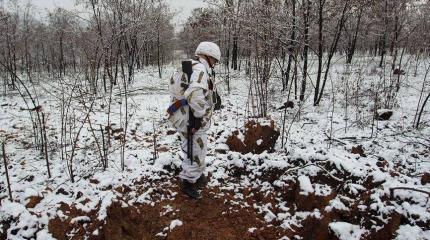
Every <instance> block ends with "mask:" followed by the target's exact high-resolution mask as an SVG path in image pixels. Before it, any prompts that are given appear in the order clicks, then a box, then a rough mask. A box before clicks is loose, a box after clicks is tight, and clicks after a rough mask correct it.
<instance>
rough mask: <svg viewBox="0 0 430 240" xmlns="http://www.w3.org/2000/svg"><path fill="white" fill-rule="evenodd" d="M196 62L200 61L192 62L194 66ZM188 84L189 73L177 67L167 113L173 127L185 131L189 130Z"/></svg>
mask: <svg viewBox="0 0 430 240" xmlns="http://www.w3.org/2000/svg"><path fill="white" fill-rule="evenodd" d="M196 64H198V62H192V66H194V65H196ZM188 86H189V79H188V75H187V74H186V73H185V72H183V71H182V68H177V69H176V71H175V72H174V73H173V74H172V76H171V78H170V82H169V94H170V106H169V108H168V109H167V113H168V114H169V117H168V120H169V122H170V125H171V127H173V128H175V129H176V130H177V131H178V132H183V133H186V131H187V125H188V117H189V114H188V112H189V106H188V102H187V100H186V98H185V96H184V93H185V91H186V90H187V88H188Z"/></svg>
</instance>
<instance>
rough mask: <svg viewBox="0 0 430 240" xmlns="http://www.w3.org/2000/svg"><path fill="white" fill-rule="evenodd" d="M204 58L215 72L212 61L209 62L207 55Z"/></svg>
mask: <svg viewBox="0 0 430 240" xmlns="http://www.w3.org/2000/svg"><path fill="white" fill-rule="evenodd" d="M203 56H205V60H206V62H208V64H209V67H211V69H212V72H213V70H214V66H212V64H211V61H210V60H209V57H208V56H207V55H203Z"/></svg>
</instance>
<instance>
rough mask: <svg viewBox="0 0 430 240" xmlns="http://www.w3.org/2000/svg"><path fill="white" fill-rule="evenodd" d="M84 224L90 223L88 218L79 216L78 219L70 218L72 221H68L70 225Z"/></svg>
mask: <svg viewBox="0 0 430 240" xmlns="http://www.w3.org/2000/svg"><path fill="white" fill-rule="evenodd" d="M84 222H91V218H90V217H88V216H79V217H75V218H72V220H70V223H71V224H74V223H84Z"/></svg>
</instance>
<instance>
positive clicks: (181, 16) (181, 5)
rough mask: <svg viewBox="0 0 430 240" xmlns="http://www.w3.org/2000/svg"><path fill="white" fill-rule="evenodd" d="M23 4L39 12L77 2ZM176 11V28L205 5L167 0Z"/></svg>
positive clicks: (32, 0) (34, 0)
mask: <svg viewBox="0 0 430 240" xmlns="http://www.w3.org/2000/svg"><path fill="white" fill-rule="evenodd" d="M7 1H8V0H0V3H1V2H7ZM19 1H20V2H21V3H26V2H28V1H30V3H32V5H35V6H36V7H37V9H38V10H39V12H43V10H45V9H48V10H52V9H54V8H56V7H61V8H65V9H68V10H71V9H74V8H75V0H19ZM166 1H167V3H169V4H170V5H171V6H172V8H173V9H174V10H176V11H177V16H176V17H175V19H174V23H175V25H176V27H180V24H181V23H183V22H184V21H185V20H186V19H187V18H188V17H189V16H190V14H191V11H192V10H193V9H194V8H198V7H202V6H204V5H205V3H204V2H203V0H166Z"/></svg>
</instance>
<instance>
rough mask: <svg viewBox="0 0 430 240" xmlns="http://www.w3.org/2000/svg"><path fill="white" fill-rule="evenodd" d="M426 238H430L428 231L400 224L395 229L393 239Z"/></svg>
mask: <svg viewBox="0 0 430 240" xmlns="http://www.w3.org/2000/svg"><path fill="white" fill-rule="evenodd" d="M426 239H427V240H428V239H430V231H429V230H427V231H423V230H422V229H421V228H420V227H418V226H411V225H401V226H400V227H399V229H398V230H397V236H396V238H395V240H426Z"/></svg>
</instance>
